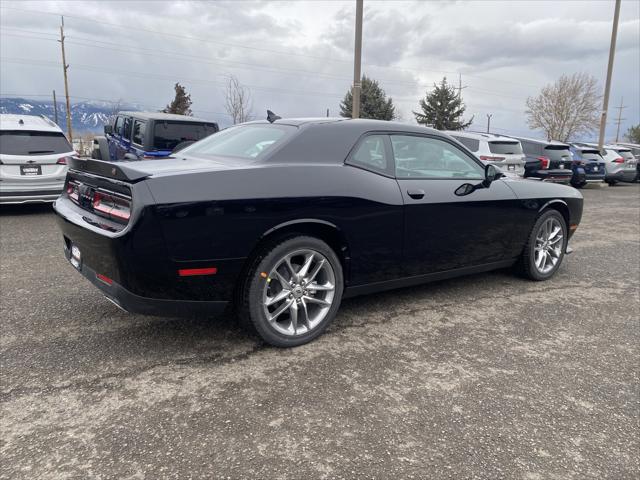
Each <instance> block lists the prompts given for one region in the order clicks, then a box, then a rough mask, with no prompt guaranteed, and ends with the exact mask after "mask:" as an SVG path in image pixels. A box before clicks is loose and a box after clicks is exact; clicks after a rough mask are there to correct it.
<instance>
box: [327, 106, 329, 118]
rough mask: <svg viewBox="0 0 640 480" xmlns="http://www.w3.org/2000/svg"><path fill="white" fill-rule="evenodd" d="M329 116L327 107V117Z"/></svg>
mask: <svg viewBox="0 0 640 480" xmlns="http://www.w3.org/2000/svg"><path fill="white" fill-rule="evenodd" d="M328 117H329V109H328V108H327V118H328Z"/></svg>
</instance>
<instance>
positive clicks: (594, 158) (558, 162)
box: [445, 131, 639, 188]
mask: <svg viewBox="0 0 640 480" xmlns="http://www.w3.org/2000/svg"><path fill="white" fill-rule="evenodd" d="M445 133H447V134H448V135H450V136H451V137H453V138H454V139H456V140H458V141H459V142H460V143H462V144H463V145H464V146H465V147H467V148H468V149H469V150H471V151H472V152H473V153H474V154H475V155H476V156H477V157H478V158H479V159H480V160H481V161H483V162H485V163H486V164H493V165H495V166H497V167H499V168H500V170H501V171H502V172H503V173H504V174H505V175H507V176H515V177H523V178H530V179H538V180H541V181H545V182H554V183H565V184H571V185H572V186H573V187H575V188H582V187H584V186H585V185H587V184H589V183H599V182H607V183H608V184H609V185H615V184H616V183H618V182H633V181H635V180H637V179H638V168H639V166H638V165H639V164H638V160H637V158H636V157H635V156H634V155H633V153H632V150H631V148H629V146H625V145H605V146H604V147H603V149H602V151H599V150H598V146H597V144H593V143H580V142H576V143H564V142H558V141H555V140H551V141H546V140H540V139H533V138H526V137H508V136H504V135H497V134H493V133H481V132H468V131H447V132H445Z"/></svg>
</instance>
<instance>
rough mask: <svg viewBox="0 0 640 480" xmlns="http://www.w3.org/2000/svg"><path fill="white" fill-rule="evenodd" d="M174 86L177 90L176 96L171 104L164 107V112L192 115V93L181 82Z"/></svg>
mask: <svg viewBox="0 0 640 480" xmlns="http://www.w3.org/2000/svg"><path fill="white" fill-rule="evenodd" d="M174 88H175V90H176V97H175V98H174V99H173V101H172V102H171V103H170V104H169V105H167V106H166V107H164V110H162V111H163V112H164V113H176V114H178V115H188V116H192V115H193V113H191V95H190V94H188V93H187V91H186V90H185V88H184V87H183V86H182V85H180V84H179V83H176V85H175V87H174Z"/></svg>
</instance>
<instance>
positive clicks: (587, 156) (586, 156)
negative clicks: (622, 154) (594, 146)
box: [582, 152, 602, 160]
mask: <svg viewBox="0 0 640 480" xmlns="http://www.w3.org/2000/svg"><path fill="white" fill-rule="evenodd" d="M582 159H583V160H601V159H602V157H601V156H600V154H598V153H595V152H582Z"/></svg>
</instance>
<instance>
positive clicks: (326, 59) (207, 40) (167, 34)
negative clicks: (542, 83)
mask: <svg viewBox="0 0 640 480" xmlns="http://www.w3.org/2000/svg"><path fill="white" fill-rule="evenodd" d="M0 8H2V9H7V10H14V11H18V12H24V13H32V14H33V13H35V14H42V15H54V16H60V15H64V16H65V17H68V18H75V19H80V20H85V21H90V22H93V23H96V24H99V25H106V26H109V27H113V28H119V29H125V30H127V31H131V26H129V25H119V24H117V23H111V22H104V21H99V20H95V19H94V18H92V17H85V16H79V15H67V14H65V13H53V12H42V11H37V10H28V9H22V8H16V7H7V6H4V5H0ZM14 30H15V28H14ZM135 31H136V32H145V33H151V34H155V35H161V36H164V37H173V38H180V39H184V40H192V41H197V42H200V43H211V44H218V45H223V46H227V47H236V48H244V49H248V50H255V51H260V52H269V53H274V54H277V55H286V56H293V57H303V58H310V59H314V60H322V61H323V62H334V63H343V64H349V65H350V64H351V62H350V61H349V60H340V59H336V58H332V57H320V56H317V55H309V54H303V53H296V52H284V51H280V50H273V49H268V48H263V47H255V46H249V45H242V44H238V43H231V42H220V41H217V40H211V39H210V38H202V37H193V36H188V35H179V34H175V33H170V32H166V31H158V30H151V29H145V28H139V27H136V28H135ZM363 66H365V67H375V68H382V69H388V70H393V71H395V72H397V71H399V70H402V71H406V72H411V73H414V74H418V75H422V74H424V73H425V72H430V73H444V74H453V75H457V74H459V73H461V72H453V71H446V70H431V71H428V70H426V71H425V70H416V69H411V68H408V67H402V66H390V65H379V64H374V63H367V64H363ZM465 75H466V76H468V77H472V78H479V79H484V80H489V81H492V82H501V83H509V84H513V85H520V86H529V87H532V88H539V86H536V85H531V84H524V83H521V82H513V81H510V80H504V79H501V78H490V77H485V76H482V75H476V74H468V73H465ZM416 85H419V84H416Z"/></svg>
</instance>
